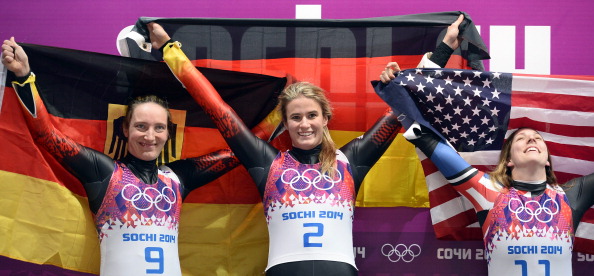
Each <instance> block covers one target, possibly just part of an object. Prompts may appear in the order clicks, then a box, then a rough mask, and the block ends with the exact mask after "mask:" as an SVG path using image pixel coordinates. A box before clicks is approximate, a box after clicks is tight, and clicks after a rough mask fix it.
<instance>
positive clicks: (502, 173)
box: [489, 127, 558, 188]
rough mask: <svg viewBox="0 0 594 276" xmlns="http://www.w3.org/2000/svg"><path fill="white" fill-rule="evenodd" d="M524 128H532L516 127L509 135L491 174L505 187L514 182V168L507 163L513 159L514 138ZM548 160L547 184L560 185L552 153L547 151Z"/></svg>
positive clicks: (494, 180) (492, 178)
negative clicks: (554, 168) (554, 169)
mask: <svg viewBox="0 0 594 276" xmlns="http://www.w3.org/2000/svg"><path fill="white" fill-rule="evenodd" d="M524 129H531V128H528V127H522V128H519V129H516V130H515V131H514V132H512V133H511V134H510V135H509V137H507V139H506V140H505V142H503V146H502V147H501V153H500V154H499V161H498V162H497V167H495V169H494V170H493V171H491V173H490V174H489V175H490V176H491V181H493V182H499V183H501V184H503V186H504V187H505V188H510V187H511V184H512V181H513V179H512V176H511V174H512V169H511V168H510V167H508V166H507V163H508V162H509V160H510V159H511V147H512V144H513V142H514V138H515V137H516V135H517V134H518V133H519V132H520V130H524ZM547 160H548V161H549V166H547V167H546V168H545V170H546V175H547V180H546V182H547V184H550V185H558V184H557V177H556V176H555V173H554V171H553V161H552V160H551V153H550V152H547Z"/></svg>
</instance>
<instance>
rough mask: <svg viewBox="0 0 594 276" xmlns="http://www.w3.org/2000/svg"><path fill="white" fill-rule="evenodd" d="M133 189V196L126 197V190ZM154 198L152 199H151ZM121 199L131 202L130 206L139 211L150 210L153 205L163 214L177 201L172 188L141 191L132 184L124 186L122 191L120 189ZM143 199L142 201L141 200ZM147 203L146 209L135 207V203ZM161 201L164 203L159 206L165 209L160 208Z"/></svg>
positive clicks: (151, 188)
mask: <svg viewBox="0 0 594 276" xmlns="http://www.w3.org/2000/svg"><path fill="white" fill-rule="evenodd" d="M130 187H132V188H134V189H135V191H134V193H133V195H132V196H131V197H127V196H126V189H128V188H130ZM149 191H152V192H151V193H149ZM154 195H156V196H154ZM153 196H154V197H153ZM122 197H123V198H124V199H125V200H127V201H129V202H132V205H133V206H134V207H135V208H136V209H138V210H140V211H146V210H148V209H150V208H152V207H153V205H155V207H156V208H157V209H159V210H160V211H163V212H167V211H169V210H171V207H173V204H174V203H175V202H176V201H177V197H176V196H175V192H174V191H173V189H172V188H170V187H167V186H165V187H163V189H161V191H159V190H157V189H155V188H153V187H148V188H146V189H144V191H143V190H141V189H140V188H139V187H138V186H136V185H134V184H128V185H126V186H124V189H122ZM142 199H144V200H142ZM139 200H140V202H143V201H145V202H148V203H149V204H148V206H147V207H146V208H142V207H139V206H138V205H137V202H139ZM162 201H164V203H162V204H161V205H163V206H167V208H163V207H161V206H159V203H161V202H162Z"/></svg>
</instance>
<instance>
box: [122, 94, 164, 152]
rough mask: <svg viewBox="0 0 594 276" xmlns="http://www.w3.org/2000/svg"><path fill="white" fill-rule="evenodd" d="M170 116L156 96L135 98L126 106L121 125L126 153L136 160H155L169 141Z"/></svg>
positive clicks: (162, 102)
mask: <svg viewBox="0 0 594 276" xmlns="http://www.w3.org/2000/svg"><path fill="white" fill-rule="evenodd" d="M170 118H171V115H170V114H169V111H168V109H167V105H166V103H165V102H164V101H163V100H161V99H159V98H157V97H156V96H147V97H140V98H136V99H135V100H134V101H132V102H131V103H130V104H129V105H128V109H127V111H126V117H125V120H124V124H123V131H124V135H125V136H126V137H127V138H128V152H130V154H132V155H134V156H135V157H136V158H138V159H141V160H145V161H151V160H155V159H157V157H158V156H159V154H161V151H162V150H163V147H164V146H165V142H167V139H169V131H168V128H167V126H168V125H169V121H170V120H171V119H170Z"/></svg>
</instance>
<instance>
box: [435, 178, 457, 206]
mask: <svg viewBox="0 0 594 276" xmlns="http://www.w3.org/2000/svg"><path fill="white" fill-rule="evenodd" d="M459 196H460V194H458V192H456V190H454V189H452V187H451V186H450V185H449V184H446V185H444V186H441V187H439V188H437V189H435V190H433V191H431V192H429V202H430V203H431V207H432V208H433V207H436V206H439V205H441V204H444V203H446V202H448V201H450V200H452V199H455V198H457V197H459Z"/></svg>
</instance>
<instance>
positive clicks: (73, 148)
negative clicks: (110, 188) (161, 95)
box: [2, 38, 114, 213]
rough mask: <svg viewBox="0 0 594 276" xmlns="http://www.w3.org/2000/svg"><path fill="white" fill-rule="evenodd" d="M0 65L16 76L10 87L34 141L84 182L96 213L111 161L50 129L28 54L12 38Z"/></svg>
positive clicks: (109, 171) (6, 42)
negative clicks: (15, 94) (21, 109)
mask: <svg viewBox="0 0 594 276" xmlns="http://www.w3.org/2000/svg"><path fill="white" fill-rule="evenodd" d="M2 63H3V64H4V66H6V68H7V69H8V70H10V71H11V72H13V73H14V74H15V75H16V76H17V81H15V82H13V88H14V89H15V91H16V93H17V96H18V98H19V100H20V102H21V106H22V108H23V113H24V115H25V118H26V121H27V125H28V127H29V129H30V131H31V134H32V136H33V139H34V140H35V142H36V143H37V145H39V146H41V147H43V148H44V149H45V150H47V151H48V152H49V153H50V154H52V156H54V157H55V158H56V159H58V161H60V163H61V164H63V165H64V166H65V167H66V168H67V169H68V170H69V171H71V172H72V173H73V174H74V175H75V176H76V177H77V178H78V179H79V180H80V181H81V182H82V183H83V186H84V188H85V191H86V193H87V197H88V198H89V204H90V206H91V211H93V213H96V212H97V210H98V209H99V206H100V204H101V202H102V201H103V196H104V195H105V191H106V189H107V184H109V183H108V182H109V177H110V176H111V174H112V172H113V169H114V164H113V160H112V159H111V158H110V157H108V156H106V155H104V154H102V153H100V152H97V151H95V150H92V149H89V148H86V147H84V146H82V145H80V144H78V143H76V142H75V141H74V140H72V139H71V138H70V137H68V136H66V135H64V134H63V133H62V132H61V131H60V130H58V129H56V128H55V127H54V126H53V124H52V122H51V120H50V115H49V113H48V112H47V109H46V108H45V105H44V104H43V101H42V100H41V97H40V96H39V93H38V90H37V86H36V84H35V75H34V74H33V73H31V69H30V67H29V61H28V57H27V54H26V53H25V51H24V50H23V48H22V47H21V46H19V45H18V44H17V43H16V42H15V41H14V38H11V39H10V40H5V41H4V43H3V45H2Z"/></svg>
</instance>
